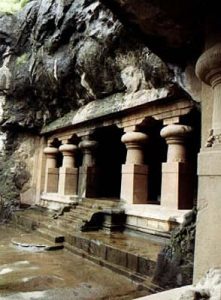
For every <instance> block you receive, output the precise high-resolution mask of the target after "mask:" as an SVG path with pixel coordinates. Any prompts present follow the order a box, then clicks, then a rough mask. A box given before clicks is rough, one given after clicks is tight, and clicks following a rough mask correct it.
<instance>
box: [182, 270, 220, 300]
mask: <svg viewBox="0 0 221 300" xmlns="http://www.w3.org/2000/svg"><path fill="white" fill-rule="evenodd" d="M220 298H221V269H220V268H215V269H210V270H209V271H208V272H207V273H206V274H205V276H204V277H203V278H202V279H201V280H200V281H199V283H197V284H196V285H195V286H193V287H191V288H190V289H188V290H187V291H185V292H184V293H183V294H182V295H181V296H180V298H179V300H196V299H210V300H219V299H220Z"/></svg>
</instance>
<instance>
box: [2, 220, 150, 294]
mask: <svg viewBox="0 0 221 300" xmlns="http://www.w3.org/2000/svg"><path fill="white" fill-rule="evenodd" d="M23 234H24V233H23V232H22V231H21V230H20V229H18V228H14V227H11V226H6V225H1V226H0V239H1V245H0V299H10V300H11V299H13V300H21V299H22V300H28V299H30V300H31V299H40V300H41V299H42V300H43V299H44V300H47V299H53V300H56V299H59V300H60V299H62V300H66V299H77V300H81V299H82V300H86V299H88V300H93V299H94V300H95V299H96V300H99V299H103V300H104V299H109V300H111V299H121V300H129V299H135V298H138V297H142V296H144V295H147V291H145V290H143V289H142V288H141V286H140V285H139V284H136V283H134V282H132V281H131V280H129V279H127V278H126V277H124V276H121V275H119V274H116V273H114V272H112V271H111V270H108V269H106V268H104V267H101V266H98V265H96V264H94V263H93V262H90V261H88V260H85V259H83V258H81V257H79V256H76V255H74V254H72V253H69V252H68V251H67V250H64V249H62V250H56V251H43V250H41V249H38V248H35V247H31V248H29V247H18V246H16V245H14V244H13V243H12V240H13V241H15V240H20V241H22V240H23V238H22V235H23ZM32 234H33V237H34V236H35V233H32ZM33 240H34V241H35V243H36V244H42V240H41V241H39V242H38V240H37V238H36V237H34V238H33Z"/></svg>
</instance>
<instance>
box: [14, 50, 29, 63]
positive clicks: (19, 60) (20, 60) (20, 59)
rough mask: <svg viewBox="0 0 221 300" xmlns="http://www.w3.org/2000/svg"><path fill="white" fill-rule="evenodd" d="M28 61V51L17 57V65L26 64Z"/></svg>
mask: <svg viewBox="0 0 221 300" xmlns="http://www.w3.org/2000/svg"><path fill="white" fill-rule="evenodd" d="M27 61H28V55H27V53H24V54H22V55H21V56H18V57H17V59H16V65H22V64H25V63H26V62H27Z"/></svg>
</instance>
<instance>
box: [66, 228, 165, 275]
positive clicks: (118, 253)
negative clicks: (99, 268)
mask: <svg viewBox="0 0 221 300" xmlns="http://www.w3.org/2000/svg"><path fill="white" fill-rule="evenodd" d="M99 235H100V237H99ZM112 236H115V238H112V239H111V238H108V235H106V234H103V233H96V234H94V233H91V234H90V233H85V234H84V233H81V234H77V233H70V232H66V234H65V246H66V247H68V246H67V244H69V245H71V246H72V247H74V248H77V249H80V250H82V251H85V252H86V253H87V255H90V256H93V257H96V258H98V259H101V260H104V261H108V262H109V263H111V264H115V265H118V266H121V267H123V268H125V269H128V270H129V271H131V272H134V273H139V274H142V276H150V277H151V276H153V274H154V271H155V267H156V260H157V253H159V252H160V248H161V246H160V245H157V244H155V243H153V242H150V241H145V243H146V247H147V248H146V249H145V248H144V249H139V247H145V245H143V246H142V243H143V242H144V240H141V241H140V243H139V244H140V245H139V246H138V247H137V248H136V241H138V240H139V239H138V238H137V239H136V238H132V237H131V240H130V237H128V236H125V235H123V234H112ZM124 238H127V239H128V241H127V244H123V243H122V240H123V239H124ZM121 239H122V240H121ZM132 240H133V242H132ZM117 243H118V245H117ZM148 248H149V249H148ZM141 250H143V252H142V251H141ZM155 252H156V253H155Z"/></svg>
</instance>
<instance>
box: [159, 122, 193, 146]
mask: <svg viewBox="0 0 221 300" xmlns="http://www.w3.org/2000/svg"><path fill="white" fill-rule="evenodd" d="M191 132H192V127H191V126H187V125H181V124H171V125H167V126H166V127H164V128H163V129H162V130H161V132H160V135H161V136H162V137H163V138H165V139H166V142H167V144H179V143H184V141H185V139H186V138H187V137H188V136H189V135H190V133H191Z"/></svg>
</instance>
